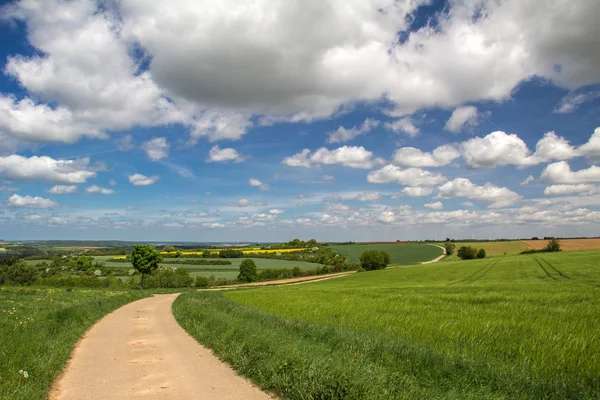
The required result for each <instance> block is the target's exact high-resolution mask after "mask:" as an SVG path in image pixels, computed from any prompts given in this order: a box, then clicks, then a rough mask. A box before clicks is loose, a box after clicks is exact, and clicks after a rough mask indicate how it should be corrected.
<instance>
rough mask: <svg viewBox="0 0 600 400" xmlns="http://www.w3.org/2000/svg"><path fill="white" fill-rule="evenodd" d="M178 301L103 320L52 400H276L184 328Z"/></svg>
mask: <svg viewBox="0 0 600 400" xmlns="http://www.w3.org/2000/svg"><path fill="white" fill-rule="evenodd" d="M177 296H178V295H177V294H167V295H155V296H153V297H150V298H146V299H143V300H139V301H136V302H134V303H131V304H128V305H126V306H123V307H121V308H119V309H118V310H116V311H114V312H112V313H111V314H109V315H107V316H106V317H104V318H103V319H102V320H100V321H99V322H98V323H97V324H96V325H94V326H93V327H92V328H91V329H90V330H89V331H88V332H87V333H86V334H85V335H84V337H83V338H82V340H81V341H80V342H79V344H78V345H77V347H76V348H75V350H74V352H73V354H72V357H71V360H70V362H69V363H68V365H67V367H66V368H65V371H64V372H63V374H62V376H61V377H60V378H59V379H58V380H57V382H55V385H54V387H53V390H52V392H51V395H50V399H52V400H71V399H73V400H81V399H85V400H95V399H98V400H100V399H102V400H112V399H123V400H124V399H138V398H139V399H174V400H175V399H177V400H188V399H190V400H191V399H203V400H208V399H236V400H237V399H250V400H252V399H271V398H272V397H271V396H269V395H267V394H265V393H264V392H262V391H261V390H260V389H258V388H257V387H256V386H254V385H252V384H251V383H250V382H248V381H246V380H245V379H243V378H242V377H240V376H238V375H237V374H236V373H235V371H233V369H231V368H230V367H229V366H227V365H226V364H224V363H222V362H221V361H219V360H218V359H217V358H216V357H215V356H214V355H213V353H212V352H211V351H210V350H209V349H207V348H205V347H203V346H201V345H200V344H198V343H197V342H196V341H195V340H194V339H192V338H191V337H190V336H189V335H188V334H187V333H186V332H185V331H184V330H183V329H182V328H181V327H180V326H179V324H178V323H177V322H176V321H175V318H174V317H173V314H172V312H171V305H172V303H173V301H174V300H175V298H177Z"/></svg>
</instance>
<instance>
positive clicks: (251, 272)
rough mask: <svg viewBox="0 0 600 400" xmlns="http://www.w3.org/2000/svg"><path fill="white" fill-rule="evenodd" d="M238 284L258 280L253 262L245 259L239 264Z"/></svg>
mask: <svg viewBox="0 0 600 400" xmlns="http://www.w3.org/2000/svg"><path fill="white" fill-rule="evenodd" d="M237 279H238V281H240V282H256V280H257V279H258V273H257V271H256V264H254V261H252V260H251V259H249V258H247V259H245V260H244V261H242V263H241V264H240V273H239V275H238V277H237Z"/></svg>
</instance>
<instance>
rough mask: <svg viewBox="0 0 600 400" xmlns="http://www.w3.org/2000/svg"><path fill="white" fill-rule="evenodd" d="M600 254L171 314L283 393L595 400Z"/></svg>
mask: <svg viewBox="0 0 600 400" xmlns="http://www.w3.org/2000/svg"><path fill="white" fill-rule="evenodd" d="M599 259H600V252H580V253H560V254H543V255H535V256H507V257H501V258H497V259H489V260H474V261H464V262H448V263H438V264H431V265H427V266H419V267H414V268H406V269H393V270H386V271H378V272H368V273H361V274H356V275H354V276H350V277H346V278H339V279H335V280H330V281H324V282H321V283H314V284H310V285H299V286H290V287H278V288H264V289H253V290H243V291H235V292H227V293H224V294H217V293H193V294H187V295H184V296H182V297H180V299H178V300H177V302H176V303H175V306H174V312H175V315H176V317H177V319H178V320H179V321H180V323H181V324H182V326H183V327H184V328H185V329H186V330H188V332H190V333H191V334H192V335H193V336H195V337H196V338H198V339H199V340H200V341H201V342H202V343H205V344H207V345H208V346H210V347H212V348H213V349H214V350H215V352H216V353H217V354H218V355H219V356H220V357H222V358H223V359H224V360H225V361H227V362H229V363H231V364H232V365H234V366H235V367H236V368H237V369H238V370H239V371H240V372H241V373H242V374H244V375H246V376H249V377H251V378H252V379H253V380H255V382H256V383H258V384H259V385H261V386H263V387H264V388H267V389H270V390H273V391H275V392H276V393H279V394H281V395H283V397H285V398H297V399H300V398H311V397H312V398H365V399H368V398H372V399H379V398H381V399H387V398H461V399H464V398H473V399H484V398H494V399H500V398H505V399H509V398H510V399H518V398H528V399H539V398H555V399H567V398H570V399H587V398H597V397H598V393H599V391H600V378H599V377H600V340H599V338H600V337H599V335H600V334H599V333H598V332H600V322H599V321H598V318H597V315H598V314H599V313H600V274H599V273H598V272H600V267H599V266H598V260H599Z"/></svg>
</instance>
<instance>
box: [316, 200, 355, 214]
mask: <svg viewBox="0 0 600 400" xmlns="http://www.w3.org/2000/svg"><path fill="white" fill-rule="evenodd" d="M323 211H325V212H326V213H328V214H347V213H349V212H351V211H352V207H350V206H348V205H346V204H341V203H334V204H327V205H326V206H325V207H323Z"/></svg>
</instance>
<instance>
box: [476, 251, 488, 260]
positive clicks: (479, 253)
mask: <svg viewBox="0 0 600 400" xmlns="http://www.w3.org/2000/svg"><path fill="white" fill-rule="evenodd" d="M485 256H486V254H485V249H479V251H478V252H477V258H485Z"/></svg>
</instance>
